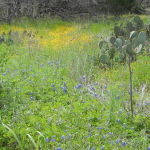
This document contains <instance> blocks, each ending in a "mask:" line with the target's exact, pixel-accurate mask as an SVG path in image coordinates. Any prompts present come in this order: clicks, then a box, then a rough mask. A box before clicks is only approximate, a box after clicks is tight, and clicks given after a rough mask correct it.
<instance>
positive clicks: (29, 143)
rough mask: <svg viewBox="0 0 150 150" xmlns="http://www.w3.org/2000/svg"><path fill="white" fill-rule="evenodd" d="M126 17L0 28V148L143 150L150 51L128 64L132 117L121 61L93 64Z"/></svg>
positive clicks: (148, 123) (149, 146) (148, 124)
mask: <svg viewBox="0 0 150 150" xmlns="http://www.w3.org/2000/svg"><path fill="white" fill-rule="evenodd" d="M133 17H134V15H123V16H122V17H121V18H120V19H118V18H115V17H113V16H106V17H105V16H101V17H100V19H99V21H98V22H95V21H94V20H92V18H89V19H81V18H76V19H74V20H71V21H62V20H61V19H59V18H57V17H56V18H53V19H51V18H47V17H45V18H43V19H38V20H31V19H28V18H21V19H19V20H14V21H13V22H12V23H11V24H6V23H1V24H0V35H1V39H0V108H1V109H0V149H1V150H34V149H35V150H123V149H124V150H150V94H149V91H150V61H149V60H150V56H149V53H146V52H145V51H146V50H145V51H144V49H143V51H142V52H141V53H139V54H138V56H137V57H136V61H132V62H131V67H132V82H133V91H132V96H133V97H132V100H133V103H132V104H133V118H132V112H131V101H130V94H131V91H130V72H129V66H128V64H127V63H126V64H125V65H124V64H123V62H120V63H118V62H115V63H113V66H112V65H106V64H101V62H100V61H99V57H100V53H101V51H100V48H99V42H100V41H101V40H105V41H108V42H109V39H110V37H111V36H112V32H113V28H114V26H115V25H116V24H119V23H124V22H125V21H126V20H132V19H133ZM140 18H141V19H142V20H143V22H144V24H146V23H147V24H148V23H149V21H150V20H149V17H148V16H144V15H140Z"/></svg>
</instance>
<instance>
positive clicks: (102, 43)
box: [99, 41, 109, 51]
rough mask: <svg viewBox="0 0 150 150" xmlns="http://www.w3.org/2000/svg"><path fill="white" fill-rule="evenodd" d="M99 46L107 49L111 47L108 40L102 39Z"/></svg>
mask: <svg viewBox="0 0 150 150" xmlns="http://www.w3.org/2000/svg"><path fill="white" fill-rule="evenodd" d="M99 48H100V49H104V50H106V51H107V50H108V49H109V46H108V43H107V42H106V41H100V43H99Z"/></svg>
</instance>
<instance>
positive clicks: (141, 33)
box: [138, 31, 146, 43]
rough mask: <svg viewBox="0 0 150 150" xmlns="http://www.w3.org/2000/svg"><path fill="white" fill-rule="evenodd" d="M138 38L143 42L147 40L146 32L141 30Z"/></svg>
mask: <svg viewBox="0 0 150 150" xmlns="http://www.w3.org/2000/svg"><path fill="white" fill-rule="evenodd" d="M138 39H139V42H140V43H143V42H144V41H145V40H146V33H145V32H144V31H142V32H140V33H139V36H138Z"/></svg>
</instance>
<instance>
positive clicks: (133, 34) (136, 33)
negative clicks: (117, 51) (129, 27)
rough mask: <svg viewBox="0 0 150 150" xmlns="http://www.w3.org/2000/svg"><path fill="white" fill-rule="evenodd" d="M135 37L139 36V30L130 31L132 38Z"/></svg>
mask: <svg viewBox="0 0 150 150" xmlns="http://www.w3.org/2000/svg"><path fill="white" fill-rule="evenodd" d="M135 37H138V32H137V31H132V32H131V33H130V39H133V38H135Z"/></svg>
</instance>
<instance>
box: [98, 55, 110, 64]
mask: <svg viewBox="0 0 150 150" xmlns="http://www.w3.org/2000/svg"><path fill="white" fill-rule="evenodd" d="M108 60H109V58H108V56H107V55H105V54H102V55H101V56H100V58H99V61H100V62H101V63H103V64H106V63H107V62H108Z"/></svg>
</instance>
